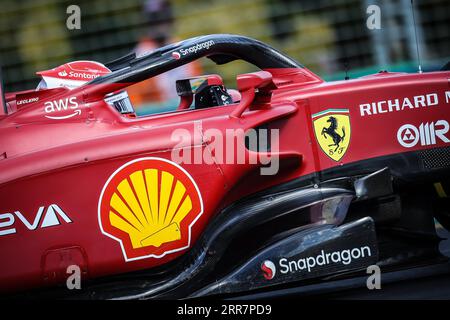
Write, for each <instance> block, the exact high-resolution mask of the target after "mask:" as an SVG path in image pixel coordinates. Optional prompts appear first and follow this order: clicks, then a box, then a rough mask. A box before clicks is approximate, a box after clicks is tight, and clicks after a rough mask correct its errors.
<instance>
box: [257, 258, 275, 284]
mask: <svg viewBox="0 0 450 320" xmlns="http://www.w3.org/2000/svg"><path fill="white" fill-rule="evenodd" d="M261 270H262V272H263V276H264V278H266V279H267V280H272V279H273V277H275V274H276V272H277V268H276V267H275V265H274V264H273V262H272V261H270V260H265V261H264V262H263V263H262V264H261Z"/></svg>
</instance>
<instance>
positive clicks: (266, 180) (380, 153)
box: [0, 35, 450, 298]
mask: <svg viewBox="0 0 450 320" xmlns="http://www.w3.org/2000/svg"><path fill="white" fill-rule="evenodd" d="M202 57H207V58H209V59H211V60H213V61H214V62H215V63H217V64H225V63H228V62H231V61H233V60H236V59H241V60H244V61H246V62H248V63H250V64H252V65H254V66H256V67H257V68H259V69H260V71H257V72H254V73H248V74H240V75H237V77H236V80H237V90H228V89H227V88H226V87H225V85H224V83H223V81H222V79H221V77H220V76H219V75H205V76H199V77H195V78H189V79H179V80H178V81H177V82H176V90H177V93H178V95H179V97H180V102H179V105H178V106H177V110H175V111H173V112H166V113H162V114H155V115H147V116H136V114H135V112H134V109H133V105H132V101H130V99H129V97H128V95H127V91H126V90H127V87H128V86H131V85H133V84H135V83H137V82H140V81H144V80H146V79H148V78H150V77H154V76H156V75H159V74H161V73H164V72H167V71H170V70H172V69H174V68H176V67H179V66H181V65H183V64H186V63H189V62H192V61H194V60H196V59H199V58H202ZM40 75H41V76H42V82H41V83H40V85H39V87H38V88H37V90H29V91H24V92H16V93H6V94H4V95H3V96H4V97H3V100H2V108H1V110H0V259H1V264H0V291H1V292H3V293H7V294H11V293H13V292H14V294H20V293H21V292H22V293H23V292H27V293H28V294H29V293H30V292H32V293H33V292H39V293H40V294H41V295H40V296H41V297H42V296H43V295H42V294H43V293H42V292H45V293H46V294H49V295H53V294H69V295H73V296H75V297H83V298H152V297H154V298H183V297H199V296H206V295H224V294H226V295H236V294H238V293H243V292H254V290H256V291H257V292H259V291H264V290H269V289H271V288H279V287H284V286H292V285H295V286H302V285H303V284H309V285H310V284H315V283H324V282H326V281H330V279H346V278H351V277H355V276H357V275H358V274H361V272H362V273H363V274H365V272H366V268H367V267H368V266H370V265H375V264H377V265H378V266H382V267H383V268H384V270H396V269H399V268H400V269H402V268H403V269H406V268H412V267H414V266H416V265H418V264H421V263H424V261H427V262H429V261H434V262H439V261H445V258H444V256H442V255H441V254H440V252H439V250H438V243H439V238H438V237H437V236H436V233H435V227H434V226H435V223H434V219H435V218H436V219H437V220H438V221H439V222H440V223H441V224H442V225H443V226H444V227H446V228H449V227H450V212H449V207H450V206H449V204H450V203H449V201H448V198H447V196H446V192H448V189H447V187H448V185H447V183H448V181H449V172H450V171H449V168H450V146H448V143H449V142H450V132H449V130H450V126H449V122H450V111H449V110H450V87H449V79H450V72H449V71H441V72H429V73H420V74H407V73H391V72H380V73H378V74H373V75H369V76H366V77H362V78H359V79H353V80H345V81H336V82H325V81H323V80H322V79H321V78H319V77H318V76H317V75H315V74H314V73H312V72H311V71H309V70H308V69H306V68H305V67H303V66H302V65H301V64H299V63H297V62H296V61H294V60H293V59H291V58H289V57H287V56H285V55H284V54H282V53H280V52H278V51H276V50H275V49H273V48H271V47H270V46H268V45H266V44H264V43H261V42H259V41H256V40H253V39H250V38H247V37H243V36H236V35H208V36H202V37H197V38H192V39H188V40H185V41H182V42H179V43H176V44H172V45H169V46H166V47H162V48H160V49H159V50H156V51H154V52H152V53H150V54H148V55H145V56H141V57H136V56H135V55H134V54H131V55H128V56H125V57H123V58H120V59H118V60H115V61H113V62H111V63H107V64H105V65H102V64H99V63H94V62H86V61H85V62H74V63H69V64H67V65H64V66H61V67H59V68H56V69H53V70H50V71H46V72H43V73H41V74H40ZM175 107H176V106H174V109H175ZM77 275H78V276H79V278H80V279H81V284H82V285H81V287H82V288H81V290H68V288H67V287H69V289H73V288H70V286H71V284H75V286H76V281H77V278H74V277H73V276H77ZM36 290H39V291H36ZM42 290H44V291H42Z"/></svg>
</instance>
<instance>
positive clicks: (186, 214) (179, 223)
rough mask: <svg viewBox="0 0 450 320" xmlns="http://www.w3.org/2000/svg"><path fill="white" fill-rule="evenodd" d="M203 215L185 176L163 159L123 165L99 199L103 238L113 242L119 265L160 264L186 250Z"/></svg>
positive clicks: (193, 187) (191, 183)
mask: <svg viewBox="0 0 450 320" xmlns="http://www.w3.org/2000/svg"><path fill="white" fill-rule="evenodd" d="M202 213H203V201H202V197H201V194H200V191H199V189H198V187H197V185H196V183H195V181H194V179H193V178H192V177H191V175H190V174H189V173H188V172H187V171H186V170H184V169H183V168H182V167H180V166H179V165H177V164H176V163H174V162H171V161H169V160H166V159H163V158H155V157H148V158H139V159H136V160H133V161H130V162H127V163H125V164H124V165H123V166H121V167H120V168H118V169H117V170H116V171H115V172H114V173H113V174H112V175H111V176H110V177H109V179H108V180H107V182H106V184H105V186H104V187H103V190H102V193H101V195H100V199H99V207H98V215H99V224H100V229H101V231H102V233H103V234H105V235H107V236H108V237H110V238H112V239H114V240H116V241H118V242H119V243H120V246H121V248H122V252H123V255H124V258H125V261H133V260H139V259H145V258H162V257H164V256H165V255H167V254H169V253H173V252H177V251H181V250H184V249H186V248H188V247H189V246H190V242H191V228H192V226H193V225H194V224H195V222H196V221H197V220H198V218H199V217H200V216H201V214H202Z"/></svg>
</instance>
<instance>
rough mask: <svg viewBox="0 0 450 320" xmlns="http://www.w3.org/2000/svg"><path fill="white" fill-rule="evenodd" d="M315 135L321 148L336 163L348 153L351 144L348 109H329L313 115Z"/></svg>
mask: <svg viewBox="0 0 450 320" xmlns="http://www.w3.org/2000/svg"><path fill="white" fill-rule="evenodd" d="M312 118H313V125H314V133H315V135H316V139H317V142H318V143H319V146H320V148H321V149H322V151H323V152H325V154H326V155H327V156H329V157H330V158H331V159H333V160H334V161H339V160H341V159H342V157H343V156H344V155H345V153H346V152H347V149H348V146H349V143H350V134H351V128H350V116H349V111H348V109H328V110H325V111H322V112H319V113H316V114H313V116H312Z"/></svg>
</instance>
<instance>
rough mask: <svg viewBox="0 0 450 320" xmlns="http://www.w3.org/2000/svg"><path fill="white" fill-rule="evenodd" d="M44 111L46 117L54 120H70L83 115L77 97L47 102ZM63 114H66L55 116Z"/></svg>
mask: <svg viewBox="0 0 450 320" xmlns="http://www.w3.org/2000/svg"><path fill="white" fill-rule="evenodd" d="M44 111H45V113H46V115H45V117H46V118H48V119H53V120H62V119H68V118H72V117H74V116H76V115H80V114H81V110H80V109H79V108H78V102H77V98H76V97H70V98H64V99H58V100H53V101H46V102H45V103H44ZM64 111H72V113H69V114H66V112H64ZM61 112H64V114H63V115H54V114H60V113H61Z"/></svg>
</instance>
